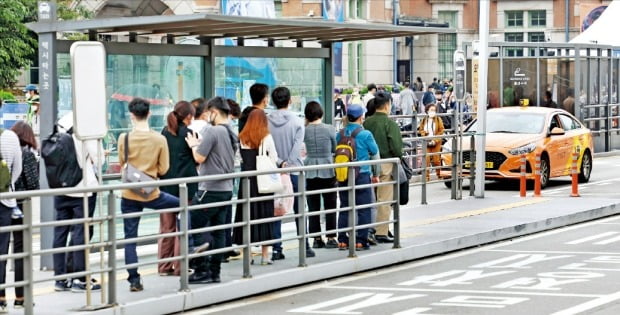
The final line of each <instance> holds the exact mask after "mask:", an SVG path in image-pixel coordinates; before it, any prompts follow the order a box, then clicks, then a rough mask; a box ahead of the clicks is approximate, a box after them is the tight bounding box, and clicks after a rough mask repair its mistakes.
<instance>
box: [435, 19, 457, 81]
mask: <svg viewBox="0 0 620 315" xmlns="http://www.w3.org/2000/svg"><path fill="white" fill-rule="evenodd" d="M457 13H458V12H457V11H439V12H438V17H437V19H438V20H439V22H446V23H448V24H449V27H454V28H456V27H458V25H457ZM437 50H438V53H437V55H438V57H439V73H438V75H439V78H440V79H447V78H452V76H453V74H454V51H455V50H456V34H439V35H438V47H437Z"/></svg>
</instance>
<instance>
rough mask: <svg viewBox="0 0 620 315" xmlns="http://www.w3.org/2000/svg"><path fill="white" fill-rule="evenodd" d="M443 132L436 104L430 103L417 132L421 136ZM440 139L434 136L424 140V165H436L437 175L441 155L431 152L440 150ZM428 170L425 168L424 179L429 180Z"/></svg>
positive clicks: (430, 135)
mask: <svg viewBox="0 0 620 315" xmlns="http://www.w3.org/2000/svg"><path fill="white" fill-rule="evenodd" d="M443 132H444V127H443V122H442V120H441V118H439V117H437V106H436V105H430V106H429V107H428V116H427V117H424V118H423V119H422V121H421V122H420V126H419V127H418V133H419V134H420V136H422V137H432V136H440V135H442V134H443ZM441 142H442V140H441V139H440V138H436V139H433V140H430V141H427V142H426V152H427V155H426V167H429V166H431V165H432V166H433V167H437V168H436V169H435V171H436V172H437V177H439V175H440V169H439V168H438V167H440V166H441V156H439V155H432V156H430V155H429V154H432V153H438V152H441V145H442V143H441ZM430 179H431V178H430V171H429V170H428V169H427V170H426V180H427V181H430Z"/></svg>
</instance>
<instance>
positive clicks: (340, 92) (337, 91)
mask: <svg viewBox="0 0 620 315" xmlns="http://www.w3.org/2000/svg"><path fill="white" fill-rule="evenodd" d="M334 93H338V94H342V89H339V88H335V89H334Z"/></svg>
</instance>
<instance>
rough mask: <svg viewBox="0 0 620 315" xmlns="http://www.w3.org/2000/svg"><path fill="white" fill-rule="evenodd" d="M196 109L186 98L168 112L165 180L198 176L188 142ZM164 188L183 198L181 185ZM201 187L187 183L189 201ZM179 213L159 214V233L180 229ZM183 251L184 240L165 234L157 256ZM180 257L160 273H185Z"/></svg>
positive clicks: (159, 267)
mask: <svg viewBox="0 0 620 315" xmlns="http://www.w3.org/2000/svg"><path fill="white" fill-rule="evenodd" d="M195 114H196V110H195V108H194V106H193V105H192V104H190V103H188V102H186V101H180V102H178V103H176V105H175V106H174V110H173V111H172V112H170V113H169V114H168V117H167V119H166V126H165V127H164V128H163V130H162V131H161V134H162V135H163V136H164V138H166V143H167V145H168V160H169V161H170V167H169V168H168V171H167V172H166V174H164V175H163V176H162V177H161V179H172V178H183V177H193V176H197V175H198V172H197V171H196V161H195V160H194V157H193V155H192V149H191V148H190V147H189V146H188V145H187V142H186V141H185V138H186V137H187V136H188V135H190V134H192V130H191V129H189V128H188V126H189V125H190V124H191V122H192V120H193V119H194V115H195ZM160 189H161V191H163V192H166V193H168V194H170V195H172V196H175V197H177V198H179V185H171V186H162V187H161V188H160ZM196 190H198V184H197V183H188V184H187V197H188V200H187V201H188V202H191V200H192V197H193V196H194V194H195V193H196ZM177 214H178V212H166V213H160V214H159V234H168V233H174V232H177V231H178V229H177V226H178V224H177V223H178V222H177ZM180 254H181V246H180V240H179V237H178V236H172V237H163V238H160V239H158V240H157V258H159V259H163V258H170V257H175V256H179V255H180ZM180 263H181V262H180V260H175V261H167V262H160V263H158V264H157V271H158V272H159V275H160V276H178V275H180V274H181V265H180Z"/></svg>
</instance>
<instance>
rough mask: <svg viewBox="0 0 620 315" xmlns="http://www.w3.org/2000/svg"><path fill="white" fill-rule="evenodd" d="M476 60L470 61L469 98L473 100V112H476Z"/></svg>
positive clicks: (475, 58)
mask: <svg viewBox="0 0 620 315" xmlns="http://www.w3.org/2000/svg"><path fill="white" fill-rule="evenodd" d="M478 64H479V63H478V58H477V57H474V58H473V59H472V60H471V96H472V99H473V105H474V108H473V111H474V112H477V111H478Z"/></svg>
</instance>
